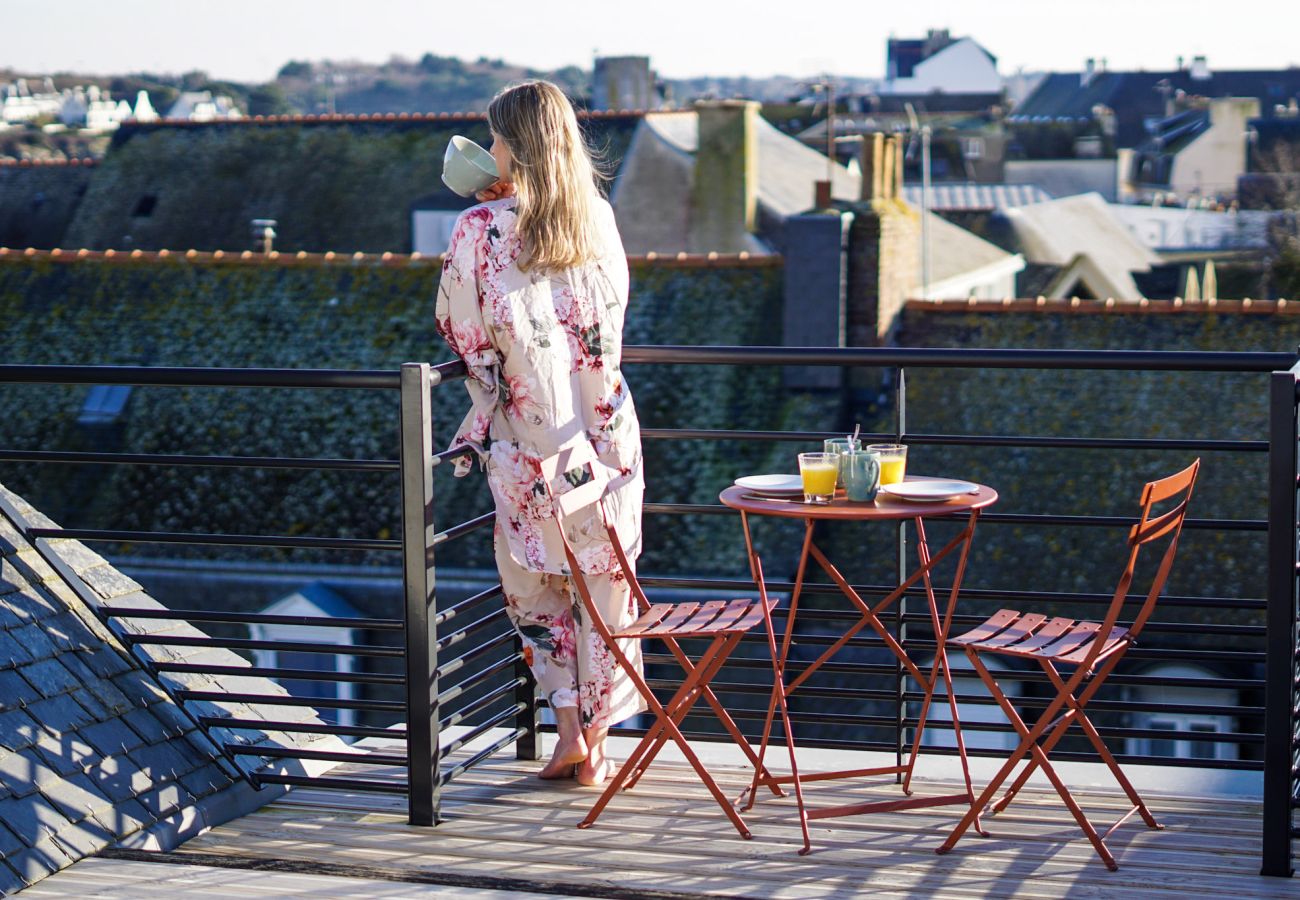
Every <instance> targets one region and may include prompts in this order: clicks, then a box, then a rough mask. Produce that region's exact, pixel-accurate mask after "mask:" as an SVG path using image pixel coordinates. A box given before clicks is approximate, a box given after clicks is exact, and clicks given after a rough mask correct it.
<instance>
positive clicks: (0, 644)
mask: <svg viewBox="0 0 1300 900" xmlns="http://www.w3.org/2000/svg"><path fill="white" fill-rule="evenodd" d="M13 635H14V632H12V631H4V630H0V669H9V668H13V667H14V666H16V665H19V664H21V663H26V662H31V661H32V655H31V654H30V653H28V652H27V650H26V649H24V647H23V645H22V643H21V642H19V641H18V640H16V639H15V638H14V636H13Z"/></svg>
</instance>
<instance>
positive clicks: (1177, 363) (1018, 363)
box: [623, 345, 1296, 372]
mask: <svg viewBox="0 0 1300 900" xmlns="http://www.w3.org/2000/svg"><path fill="white" fill-rule="evenodd" d="M1295 361H1296V356H1295V354H1294V353H1259V352H1256V353H1243V352H1229V351H1198V350H1183V351H1176V350H992V349H935V348H928V347H721V346H665V345H659V346H645V345H637V346H627V347H624V348H623V362H625V363H657V364H666V365H683V364H687V365H724V366H726V365H732V366H734V365H754V366H866V367H882V366H891V367H892V366H919V367H925V368H957V369H1122V370H1127V371H1148V372H1169V371H1190V372H1272V371H1276V370H1281V369H1289V368H1291V366H1292V365H1293V364H1294V363H1295Z"/></svg>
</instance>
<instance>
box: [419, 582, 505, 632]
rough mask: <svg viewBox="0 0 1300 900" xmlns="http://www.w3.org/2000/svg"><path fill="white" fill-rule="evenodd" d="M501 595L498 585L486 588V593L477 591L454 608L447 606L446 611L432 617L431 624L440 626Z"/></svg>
mask: <svg viewBox="0 0 1300 900" xmlns="http://www.w3.org/2000/svg"><path fill="white" fill-rule="evenodd" d="M501 593H502V588H501V585H500V584H497V585H494V586H493V587H490V588H488V589H487V590H486V591H479V592H478V593H477V594H475V595H474V596H472V597H467V598H465V599H464V600H462V601H460V602H459V603H457V604H456V605H455V606H449V607H447V608H446V609H444V610H443V611H442V612H440V613H438V614H437V615H436V616H434V617H433V624H435V625H441V624H443V623H444V622H449V621H451V620H452V619H454V618H456V617H457V616H459V615H462V614H463V613H464V612H465V610H467V609H469V608H471V607H473V606H476V605H478V604H479V603H482V602H483V601H484V600H490V599H492V598H493V597H499V596H501Z"/></svg>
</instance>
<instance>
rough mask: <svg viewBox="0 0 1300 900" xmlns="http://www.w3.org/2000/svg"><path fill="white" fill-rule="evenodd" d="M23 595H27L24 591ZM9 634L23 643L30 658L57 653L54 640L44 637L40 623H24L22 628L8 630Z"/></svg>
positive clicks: (41, 657)
mask: <svg viewBox="0 0 1300 900" xmlns="http://www.w3.org/2000/svg"><path fill="white" fill-rule="evenodd" d="M23 596H24V598H26V597H28V596H29V595H28V594H26V593H24V594H23ZM9 635H10V637H12V638H13V639H14V640H15V641H18V642H20V643H21V644H22V645H23V650H24V651H26V653H27V655H28V657H29V658H30V659H49V658H50V657H51V656H54V655H56V654H57V653H58V649H57V648H56V647H55V646H54V642H53V641H51V640H50V639H49V638H48V637H46V635H45V631H44V630H43V629H42V628H41V626H40V625H37V624H31V625H24V626H23V627H22V628H15V629H14V630H13V631H11V632H9Z"/></svg>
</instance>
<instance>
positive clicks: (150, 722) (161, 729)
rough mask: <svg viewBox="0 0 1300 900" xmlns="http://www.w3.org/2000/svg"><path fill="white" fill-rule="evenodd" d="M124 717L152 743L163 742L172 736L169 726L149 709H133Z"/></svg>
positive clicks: (141, 735)
mask: <svg viewBox="0 0 1300 900" xmlns="http://www.w3.org/2000/svg"><path fill="white" fill-rule="evenodd" d="M122 718H123V719H125V720H126V723H127V724H128V725H130V726H131V727H132V728H134V729H135V731H136V733H137V734H139V735H140V737H142V738H144V739H145V740H146V741H148V742H149V743H150V744H159V743H162V742H163V741H165V740H167V738H168V737H169V736H170V732H169V730H168V728H167V726H165V725H163V723H162V722H160V721H158V717H157V716H155V715H154V714H153V713H152V712H150V711H149V710H147V709H133V710H131V711H130V712H129V713H127V714H126V715H124V716H122Z"/></svg>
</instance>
